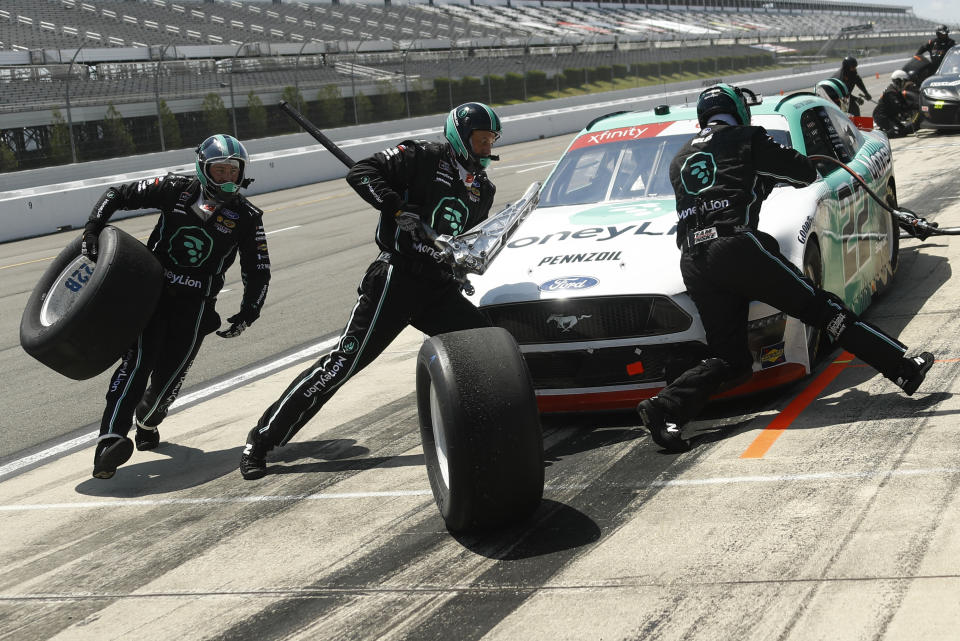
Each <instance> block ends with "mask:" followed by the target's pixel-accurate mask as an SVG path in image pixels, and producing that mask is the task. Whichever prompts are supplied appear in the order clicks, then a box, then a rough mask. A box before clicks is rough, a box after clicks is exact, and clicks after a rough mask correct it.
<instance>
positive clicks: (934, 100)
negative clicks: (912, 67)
mask: <svg viewBox="0 0 960 641" xmlns="http://www.w3.org/2000/svg"><path fill="white" fill-rule="evenodd" d="M920 113H921V115H922V116H923V124H922V126H924V127H931V128H933V129H960V45H957V46H956V47H953V48H951V49H950V51H948V52H947V55H945V56H944V57H943V62H941V63H940V69H938V70H937V72H936V73H934V74H933V75H932V76H930V77H929V78H927V79H926V80H924V81H923V84H921V85H920Z"/></svg>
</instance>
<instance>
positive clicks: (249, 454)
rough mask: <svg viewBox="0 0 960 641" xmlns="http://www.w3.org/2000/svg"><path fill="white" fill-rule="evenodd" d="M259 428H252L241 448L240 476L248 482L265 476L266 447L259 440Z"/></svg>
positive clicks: (267, 449)
mask: <svg viewBox="0 0 960 641" xmlns="http://www.w3.org/2000/svg"><path fill="white" fill-rule="evenodd" d="M258 429H259V428H257V427H254V428H253V429H252V430H250V433H249V434H247V443H246V445H244V446H243V452H242V453H241V454H240V475H241V476H243V478H245V479H246V480H248V481H253V480H256V479H259V478H263V477H264V476H266V474H267V452H268V451H269V448H268V447H266V446H265V445H264V444H263V442H262V441H261V440H260V434H258V433H257V430H258Z"/></svg>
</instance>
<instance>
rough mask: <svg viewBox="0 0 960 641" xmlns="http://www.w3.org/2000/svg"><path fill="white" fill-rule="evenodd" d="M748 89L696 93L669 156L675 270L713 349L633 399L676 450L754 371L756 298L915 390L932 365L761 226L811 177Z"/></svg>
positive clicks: (655, 432) (658, 436)
mask: <svg viewBox="0 0 960 641" xmlns="http://www.w3.org/2000/svg"><path fill="white" fill-rule="evenodd" d="M745 94H749V95H751V96H752V92H750V91H749V90H743V89H740V88H738V87H731V86H728V85H724V84H721V85H716V86H714V87H711V88H709V89H707V90H706V91H704V92H703V93H701V94H700V97H699V99H698V101H697V117H698V120H699V122H700V126H701V130H700V133H699V134H697V135H696V136H695V137H694V138H693V139H691V140H690V141H689V142H688V143H687V144H685V145H684V146H683V147H682V148H681V149H680V151H679V152H678V153H677V155H676V156H675V157H674V159H673V161H672V162H671V164H670V181H671V183H672V184H673V189H674V192H675V193H676V199H677V214H678V217H679V222H678V225H677V243H678V245H679V246H680V249H681V258H680V271H681V273H682V275H683V282H684V284H685V285H686V287H687V291H688V292H689V294H690V297H691V298H692V299H693V302H694V304H695V305H696V306H697V311H698V312H699V314H700V319H701V321H702V322H703V327H704V330H705V331H706V338H707V347H708V349H709V351H710V354H711V357H710V358H707V359H705V360H703V361H701V362H700V363H698V364H696V365H694V366H693V367H692V368H690V369H688V370H687V371H686V372H684V373H683V374H681V375H680V376H679V377H678V378H677V379H676V380H674V381H672V382H670V384H669V385H667V387H666V388H665V389H663V390H662V391H661V392H660V393H659V394H658V395H657V396H655V397H653V398H651V399H647V400H645V401H642V402H641V403H640V404H639V405H638V406H637V411H638V412H639V414H640V418H641V420H642V422H643V424H644V426H646V427H647V429H649V430H650V433H651V435H652V436H653V440H654V441H655V442H656V443H657V444H658V445H660V446H662V447H664V448H666V449H667V450H669V451H673V452H683V451H686V450H687V449H689V448H690V442H689V441H688V440H686V439H684V438H683V437H682V436H681V428H682V427H683V425H684V424H685V423H686V422H688V421H690V420H691V419H693V418H694V417H695V416H696V415H697V413H698V412H699V411H700V409H701V408H702V407H703V405H704V404H705V403H706V401H707V399H708V398H709V397H710V396H711V395H712V394H714V393H715V392H716V391H718V389H719V388H720V387H721V385H724V384H726V385H728V386H733V385H735V384H739V383H741V382H743V381H745V380H746V379H747V378H749V376H750V375H751V370H752V363H753V358H752V356H751V353H750V350H749V348H748V344H747V314H748V311H749V305H750V301H753V300H758V301H762V302H764V303H767V304H768V305H771V306H773V307H776V308H777V309H780V310H782V311H783V312H786V313H787V314H789V315H791V316H794V317H796V318H799V319H800V320H802V321H803V322H804V323H806V324H808V325H813V326H816V327H821V328H823V330H824V331H825V333H826V334H827V335H828V336H829V337H830V339H831V340H833V341H837V342H839V344H840V345H841V346H842V347H843V348H844V349H846V350H849V351H851V352H853V353H854V354H856V355H857V356H858V357H859V358H861V359H863V360H864V361H866V362H867V363H868V364H870V365H871V366H873V367H874V368H876V369H878V370H879V371H880V372H881V373H883V374H884V375H885V376H886V377H887V378H889V379H891V380H893V381H894V382H895V383H896V384H897V385H899V386H900V387H901V388H902V389H903V390H904V391H905V392H906V393H907V394H913V392H914V391H916V389H917V387H918V386H919V385H920V382H921V381H923V378H924V376H925V375H926V372H927V370H929V369H930V366H931V365H932V364H933V355H932V354H930V353H929V352H924V353H922V354H921V355H920V356H918V357H915V358H906V357H905V356H904V353H905V352H906V347H904V346H903V345H902V344H901V343H899V342H898V341H897V340H895V339H893V338H891V337H889V336H887V335H886V334H884V333H883V332H881V331H880V330H879V329H877V328H876V327H873V326H872V325H869V324H867V323H866V322H864V321H862V320H861V319H860V318H858V317H857V315H856V314H854V313H853V312H852V311H850V310H849V309H847V308H846V306H845V305H844V304H843V302H842V301H841V299H840V298H839V297H837V296H836V295H834V294H832V293H830V292H826V291H824V290H822V289H818V288H816V287H815V286H814V285H813V283H812V282H811V281H810V280H809V279H808V278H805V277H804V276H803V275H802V273H801V272H800V271H799V270H798V269H797V268H796V267H794V266H793V264H792V263H790V261H788V260H787V259H786V258H784V257H783V255H782V254H781V253H780V248H779V246H778V244H777V241H776V240H775V239H774V238H773V237H772V236H770V235H769V234H766V233H763V232H760V231H758V230H757V224H758V222H759V221H758V218H759V213H760V205H761V203H762V202H763V200H764V199H765V198H766V197H767V195H768V194H769V193H770V190H771V189H772V187H773V185H774V184H775V183H777V182H787V183H789V184H792V185H794V186H803V185H807V184H810V183H812V182H814V181H815V180H817V177H818V176H817V170H816V168H815V167H814V164H813V163H812V162H811V161H810V160H809V159H808V158H806V157H805V156H803V155H801V154H800V153H799V152H797V151H795V150H793V149H787V148H786V147H782V146H780V145H779V144H777V143H776V142H774V141H773V139H771V138H770V137H769V136H768V135H767V132H766V131H765V130H764V129H763V128H762V127H752V126H750V107H749V104H748V102H747V100H746V98H745Z"/></svg>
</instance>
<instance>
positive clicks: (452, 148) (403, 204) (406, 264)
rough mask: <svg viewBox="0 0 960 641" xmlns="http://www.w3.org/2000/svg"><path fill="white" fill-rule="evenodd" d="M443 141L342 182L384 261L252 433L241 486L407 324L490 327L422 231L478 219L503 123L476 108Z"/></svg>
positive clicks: (450, 122) (458, 116) (382, 156)
mask: <svg viewBox="0 0 960 641" xmlns="http://www.w3.org/2000/svg"><path fill="white" fill-rule="evenodd" d="M444 135H445V136H446V139H447V142H446V143H442V144H438V143H428V142H424V141H415V140H405V141H403V142H401V143H400V144H399V145H397V146H395V147H390V148H389V149H386V150H384V151H381V152H378V153H376V154H374V155H373V156H371V157H369V158H367V159H365V160H361V161H360V162H358V163H357V164H355V165H354V166H353V167H352V168H351V169H350V172H349V173H348V174H347V182H348V183H350V186H351V187H353V188H354V189H355V190H356V192H357V193H358V194H360V197H361V198H363V199H364V200H365V201H367V202H368V203H370V205H372V206H373V207H374V208H375V209H377V210H378V211H379V212H380V224H379V225H378V226H377V231H376V241H377V245H378V246H379V248H380V250H381V251H380V255H379V256H378V257H377V259H376V260H374V261H373V263H371V264H370V266H369V267H368V268H367V272H366V274H365V275H364V277H363V280H361V281H360V286H359V288H358V289H357V293H358V294H359V298H358V299H357V303H356V305H355V306H354V308H353V311H352V312H351V314H350V319H349V320H348V321H347V326H346V327H345V328H344V330H343V333H342V334H341V335H340V340H339V341H338V342H337V345H336V347H334V348H333V350H332V351H331V352H329V353H328V354H325V355H324V356H322V357H321V358H320V359H319V360H318V361H317V362H316V363H314V364H313V365H311V366H310V367H308V368H307V369H305V370H304V371H303V372H301V373H300V374H299V375H298V376H297V377H296V378H295V379H294V380H293V382H292V383H291V384H290V386H289V387H287V389H286V391H284V392H283V394H282V395H281V396H280V398H279V399H277V401H276V402H274V403H273V404H272V405H271V406H270V407H268V408H267V411H265V412H264V413H263V416H261V417H260V420H259V421H258V423H257V425H256V427H254V428H253V429H252V430H250V434H249V435H248V436H247V443H246V446H245V447H244V449H243V453H242V454H241V456H240V474H241V475H242V476H243V478H245V479H247V480H250V479H258V478H260V477H262V476H263V475H264V474H266V473H267V459H266V456H267V452H269V451H270V450H271V449H273V448H274V447H277V446H280V445H285V444H286V443H287V442H288V441H289V440H290V439H291V438H292V437H293V435H294V434H296V433H297V432H298V431H300V429H301V428H302V427H303V426H304V425H306V424H307V422H308V421H309V420H310V419H311V418H313V417H314V416H315V415H316V414H317V412H319V411H320V408H321V407H323V405H324V403H326V402H327V401H328V400H330V398H331V397H332V396H333V395H334V394H335V393H336V391H337V390H338V389H340V386H341V385H343V384H344V383H345V382H346V381H347V380H348V379H349V378H350V377H352V376H353V375H354V374H356V373H357V372H359V371H360V370H362V369H363V368H364V367H366V366H367V365H369V364H370V363H371V362H372V361H373V360H374V359H375V358H376V357H377V356H378V355H380V353H381V352H383V350H384V349H386V348H387V346H388V345H389V344H390V343H391V342H392V341H393V339H395V338H396V337H397V335H398V334H400V332H401V331H403V329H404V328H405V327H406V326H407V325H413V326H414V327H416V328H417V329H419V330H420V331H422V332H424V333H425V334H429V335H430V336H434V335H436V334H443V333H446V332H453V331H457V330H463V329H474V328H477V327H486V326H488V325H489V322H488V321H487V319H486V317H485V316H484V315H483V314H482V313H481V312H480V311H479V310H478V309H477V308H476V306H475V305H474V304H473V303H471V302H470V301H469V300H467V299H466V298H465V297H464V296H463V294H461V293H460V283H459V282H457V281H455V280H454V279H453V275H452V272H451V271H450V268H449V267H448V266H447V265H446V263H444V262H442V261H441V256H440V252H439V251H438V250H437V248H436V247H434V246H433V243H432V242H431V241H430V240H429V239H428V238H427V237H426V234H425V231H426V230H425V228H424V226H425V225H426V226H429V227H430V228H431V229H433V230H435V231H436V232H438V233H441V234H450V235H454V236H455V235H457V234H459V233H461V232H464V231H466V230H468V229H470V228H471V227H473V226H475V225H476V224H477V223H479V222H481V221H482V220H484V219H485V218H486V217H487V215H488V214H489V212H490V207H491V206H492V205H493V196H494V192H495V191H496V190H495V188H494V186H493V183H491V182H490V180H489V179H488V178H487V174H486V172H485V171H484V170H485V169H486V167H487V166H488V165H489V164H490V161H491V160H496V159H497V157H496V156H491V155H490V151H491V148H492V147H493V143H494V142H495V141H496V140H497V138H499V137H500V118H498V117H497V114H495V113H494V111H493V110H492V109H491V108H490V107H488V106H486V105H484V104H481V103H478V102H468V103H466V104H463V105H460V106H459V107H457V108H456V109H454V110H453V111H451V112H450V114H449V115H448V116H447V119H446V123H445V127H444Z"/></svg>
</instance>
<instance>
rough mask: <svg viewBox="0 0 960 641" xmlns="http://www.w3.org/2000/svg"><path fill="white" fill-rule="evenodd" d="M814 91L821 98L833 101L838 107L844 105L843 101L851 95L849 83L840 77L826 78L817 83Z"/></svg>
mask: <svg viewBox="0 0 960 641" xmlns="http://www.w3.org/2000/svg"><path fill="white" fill-rule="evenodd" d="M814 92H815V93H816V94H817V95H818V96H820V97H821V98H826V99H827V100H831V101H833V104H835V105H836V106H838V107H841V108H842V107H843V101H844V100H845V99H846V98H849V97H850V91H849V90H848V89H847V85H846V84H845V83H844V82H843V81H842V80H840V79H839V78H826V79H825V80H821V81H820V82H818V83H817V86H816V87H815V88H814Z"/></svg>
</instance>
